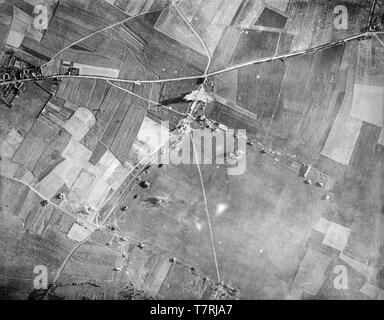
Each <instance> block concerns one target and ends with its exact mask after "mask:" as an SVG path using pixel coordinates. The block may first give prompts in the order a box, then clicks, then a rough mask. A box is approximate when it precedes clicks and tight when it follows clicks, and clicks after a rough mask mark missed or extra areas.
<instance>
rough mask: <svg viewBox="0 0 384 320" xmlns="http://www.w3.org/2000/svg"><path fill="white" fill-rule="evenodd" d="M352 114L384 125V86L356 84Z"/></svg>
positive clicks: (369, 121)
mask: <svg viewBox="0 0 384 320" xmlns="http://www.w3.org/2000/svg"><path fill="white" fill-rule="evenodd" d="M351 116H352V117H355V118H357V119H360V120H362V121H364V122H368V123H370V124H373V125H375V126H378V127H381V128H382V127H384V87H379V86H371V85H364V84H355V91H354V96H353V103H352V110H351Z"/></svg>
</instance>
